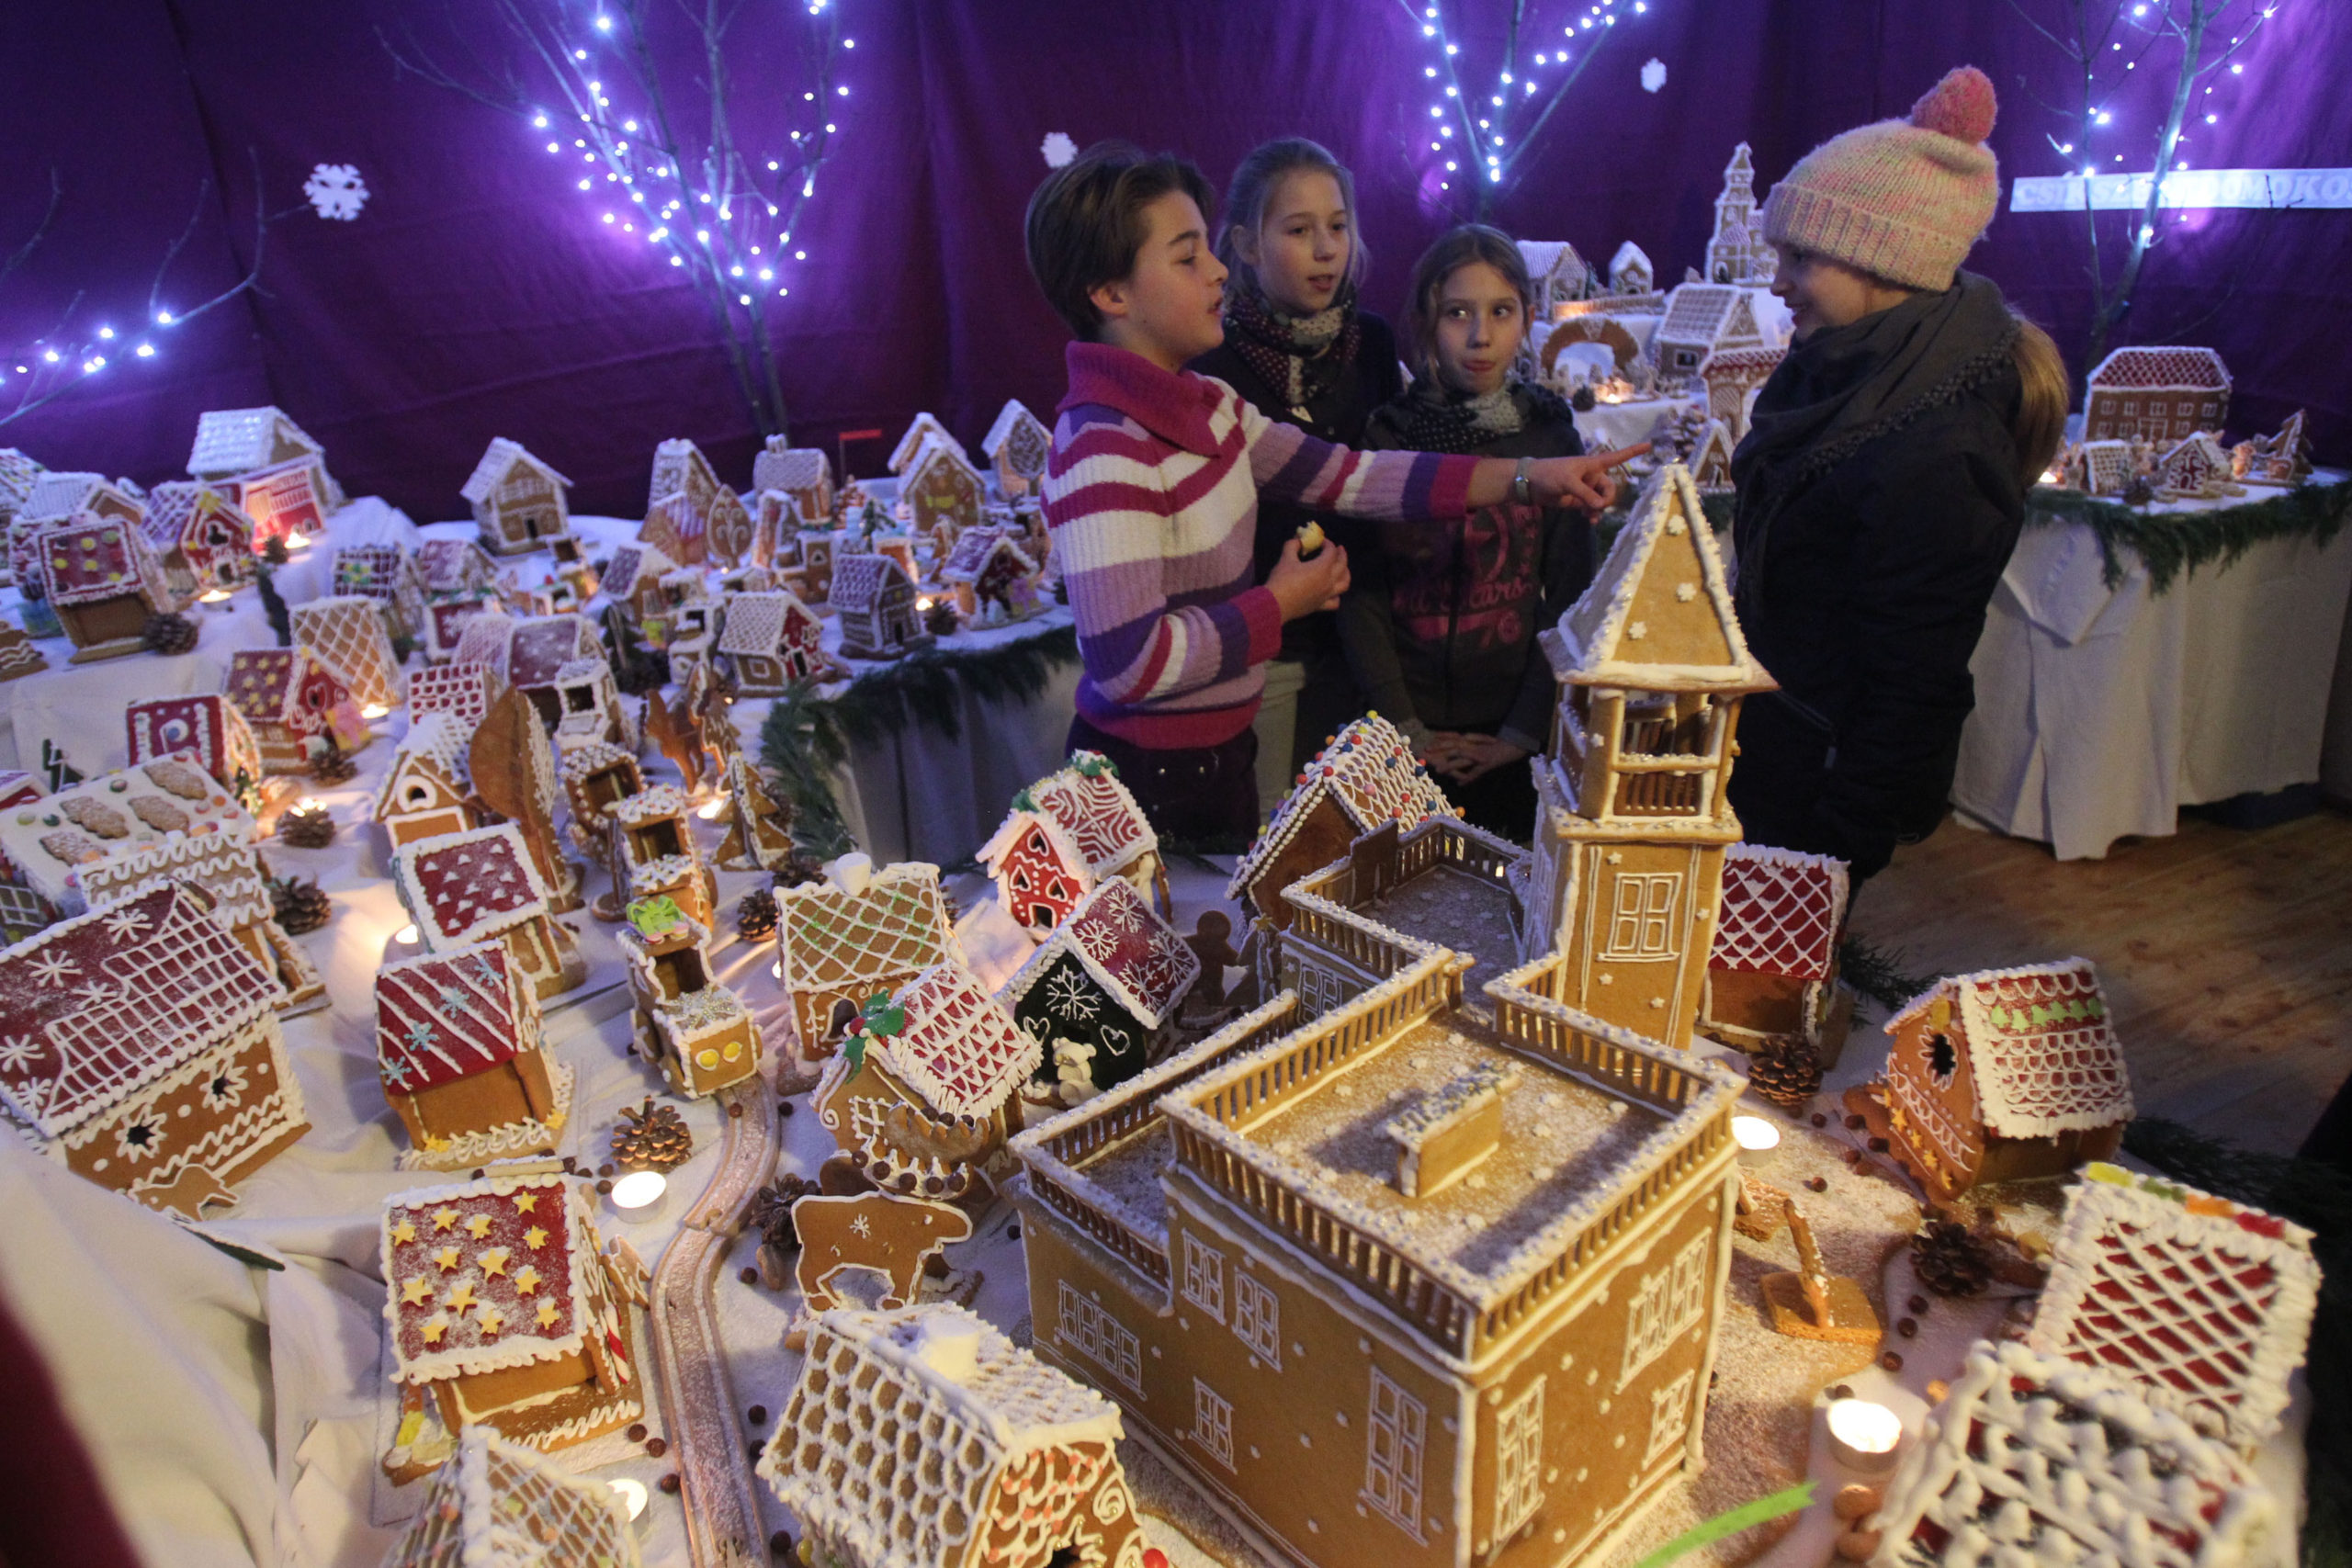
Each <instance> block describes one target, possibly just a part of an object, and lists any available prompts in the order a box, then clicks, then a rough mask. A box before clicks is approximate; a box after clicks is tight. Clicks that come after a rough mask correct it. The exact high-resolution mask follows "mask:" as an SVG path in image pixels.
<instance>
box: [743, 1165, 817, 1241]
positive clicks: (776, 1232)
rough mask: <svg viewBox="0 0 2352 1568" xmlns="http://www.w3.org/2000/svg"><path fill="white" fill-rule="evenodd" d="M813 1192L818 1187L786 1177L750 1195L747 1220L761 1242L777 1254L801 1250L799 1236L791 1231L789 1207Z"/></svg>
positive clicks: (805, 1180) (804, 1178)
mask: <svg viewBox="0 0 2352 1568" xmlns="http://www.w3.org/2000/svg"><path fill="white" fill-rule="evenodd" d="M816 1190H817V1184H816V1183H815V1182H813V1181H811V1180H809V1179H808V1178H807V1177H805V1176H791V1175H786V1176H779V1177H777V1178H776V1179H775V1180H774V1181H771V1182H769V1183H768V1184H767V1185H766V1186H765V1187H763V1188H761V1189H760V1190H758V1191H757V1192H754V1193H752V1202H751V1207H750V1209H749V1210H748V1211H747V1217H748V1218H749V1220H750V1223H751V1224H752V1225H753V1226H754V1227H756V1228H757V1229H758V1231H759V1233H760V1239H761V1240H763V1241H764V1242H765V1243H766V1244H767V1245H768V1246H770V1247H775V1249H776V1250H777V1251H778V1252H797V1251H798V1250H800V1233H799V1232H797V1231H796V1230H794V1229H793V1228H792V1205H793V1204H794V1203H796V1202H797V1201H799V1200H801V1199H803V1198H806V1197H808V1196H809V1194H810V1193H811V1192H814V1191H816Z"/></svg>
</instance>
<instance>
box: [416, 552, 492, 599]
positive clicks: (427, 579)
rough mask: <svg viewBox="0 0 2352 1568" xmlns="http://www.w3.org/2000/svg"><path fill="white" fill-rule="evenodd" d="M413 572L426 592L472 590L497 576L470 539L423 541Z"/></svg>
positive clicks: (484, 554) (417, 553) (485, 584)
mask: <svg viewBox="0 0 2352 1568" xmlns="http://www.w3.org/2000/svg"><path fill="white" fill-rule="evenodd" d="M416 571H417V575H418V576H419V577H420V578H422V579H423V580H424V591H425V592H427V593H466V592H472V591H474V590H475V589H478V588H483V587H487V586H488V585H489V583H490V582H491V581H492V579H493V578H495V577H496V576H497V575H498V569H497V568H496V567H495V566H493V565H492V564H491V559H490V557H489V556H488V555H487V554H486V553H484V551H483V549H482V547H481V546H480V545H477V544H475V543H474V542H473V541H472V540H471V539H427V540H425V541H424V543H423V544H420V545H418V546H417V547H416Z"/></svg>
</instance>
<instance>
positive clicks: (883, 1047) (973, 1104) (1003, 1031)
mask: <svg viewBox="0 0 2352 1568" xmlns="http://www.w3.org/2000/svg"><path fill="white" fill-rule="evenodd" d="M894 999H895V1000H896V1001H897V1002H898V1004H899V1006H900V1007H901V1008H903V1009H905V1010H906V1027H905V1028H904V1029H902V1030H900V1031H899V1032H898V1033H897V1034H894V1035H889V1036H888V1037H885V1038H881V1039H877V1040H876V1041H875V1043H874V1045H873V1050H874V1055H875V1057H876V1060H877V1061H879V1062H880V1063H881V1064H882V1066H885V1067H887V1068H888V1069H889V1072H890V1076H891V1077H895V1078H897V1079H898V1080H899V1082H900V1083H902V1084H904V1085H906V1086H907V1087H908V1088H909V1089H913V1090H914V1091H915V1092H916V1093H917V1094H920V1095H922V1098H923V1100H925V1101H926V1102H927V1103H928V1104H929V1105H930V1106H931V1108H932V1109H933V1111H939V1112H941V1113H942V1114H944V1115H949V1116H987V1115H989V1113H991V1112H992V1111H995V1110H996V1108H997V1107H998V1106H1000V1105H1002V1104H1003V1103H1004V1101H1005V1097H1006V1096H1008V1095H1010V1094H1011V1093H1012V1091H1013V1089H1016V1088H1018V1087H1019V1086H1020V1085H1021V1083H1022V1082H1023V1081H1024V1080H1025V1079H1027V1078H1028V1077H1029V1076H1030V1075H1031V1074H1032V1073H1033V1072H1035V1070H1036V1066H1037V1052H1038V1046H1037V1042H1035V1040H1032V1039H1031V1038H1029V1036H1028V1035H1026V1034H1023V1032H1021V1030H1020V1027H1019V1026H1018V1025H1016V1024H1015V1023H1014V1022H1013V1021H1012V1014H1011V1013H1009V1012H1007V1011H1005V1010H1004V1008H1003V1006H1002V1004H1001V1003H999V1002H998V1001H997V999H996V998H994V997H992V996H990V995H989V993H988V992H987V991H986V990H984V989H983V988H981V986H980V983H979V981H978V979H976V978H975V977H974V976H973V975H972V972H971V971H970V970H968V969H967V968H965V967H964V965H963V964H961V963H960V962H958V961H956V960H955V959H950V960H949V961H948V962H946V963H944V964H935V965H933V967H931V968H929V969H926V970H924V971H923V972H922V974H921V975H918V976H915V978H914V979H913V980H912V981H911V982H910V983H909V984H908V985H905V986H903V987H899V991H898V994H897V996H896V997H895V998H894Z"/></svg>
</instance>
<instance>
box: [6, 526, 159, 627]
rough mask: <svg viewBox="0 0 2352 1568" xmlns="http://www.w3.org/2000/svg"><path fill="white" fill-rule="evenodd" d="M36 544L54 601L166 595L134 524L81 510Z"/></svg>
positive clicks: (151, 555) (89, 601)
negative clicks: (135, 595)
mask: <svg viewBox="0 0 2352 1568" xmlns="http://www.w3.org/2000/svg"><path fill="white" fill-rule="evenodd" d="M35 544H36V546H37V547H38V548H39V549H40V560H41V577H42V580H43V581H44V582H46V583H47V585H48V588H49V600H50V603H51V604H61V605H74V604H95V603H96V602H98V601H99V600H103V599H118V598H120V597H121V596H122V595H124V594H126V593H141V592H144V593H147V594H150V595H152V596H155V597H158V598H160V596H161V594H162V591H163V583H162V581H161V579H160V578H159V577H158V576H157V574H156V568H155V557H154V552H153V550H152V549H150V548H149V547H148V544H147V536H146V535H145V534H144V533H143V532H141V529H140V527H139V526H138V525H136V524H131V523H126V522H124V521H123V520H122V519H120V518H119V517H101V516H99V515H97V514H96V513H79V514H77V515H76V516H74V518H73V519H71V520H70V521H68V522H64V523H61V524H57V525H53V526H51V527H49V528H45V529H43V530H42V531H41V534H40V538H39V539H38V540H36V541H35Z"/></svg>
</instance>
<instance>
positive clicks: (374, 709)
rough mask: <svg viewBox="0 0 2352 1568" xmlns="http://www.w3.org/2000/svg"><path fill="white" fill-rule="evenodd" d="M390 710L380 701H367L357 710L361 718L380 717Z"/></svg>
mask: <svg viewBox="0 0 2352 1568" xmlns="http://www.w3.org/2000/svg"><path fill="white" fill-rule="evenodd" d="M391 711H392V710H391V709H390V708H389V707H386V706H385V705H383V704H381V703H369V704H368V705H367V706H366V707H364V708H361V709H360V710H359V716H360V717H362V718H381V717H383V716H385V715H386V714H388V713H390V712H391Z"/></svg>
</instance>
